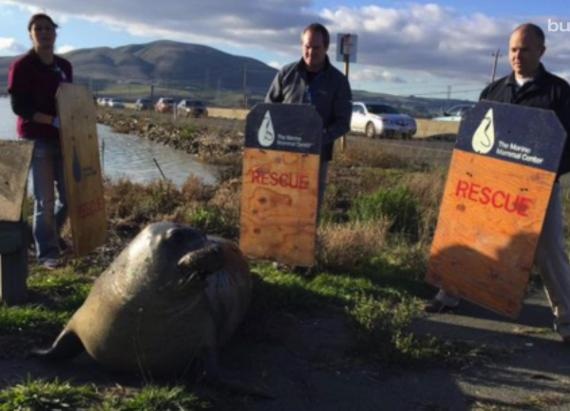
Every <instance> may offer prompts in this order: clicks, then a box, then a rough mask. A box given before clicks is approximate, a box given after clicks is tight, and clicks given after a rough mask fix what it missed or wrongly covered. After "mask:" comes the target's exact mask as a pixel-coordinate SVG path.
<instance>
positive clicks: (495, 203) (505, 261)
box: [426, 150, 556, 318]
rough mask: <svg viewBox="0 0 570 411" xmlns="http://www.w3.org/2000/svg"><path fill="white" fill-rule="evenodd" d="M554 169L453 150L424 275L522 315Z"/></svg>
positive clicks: (464, 295) (462, 294)
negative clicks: (426, 272)
mask: <svg viewBox="0 0 570 411" xmlns="http://www.w3.org/2000/svg"><path fill="white" fill-rule="evenodd" d="M555 177H556V175H555V173H552V172H549V171H544V170H540V169H537V168H533V167H529V166H525V165H522V164H516V163H511V162H507V161H502V160H498V159H495V158H492V157H486V156H481V155H478V154H473V153H469V152H465V151H461V150H454V152H453V157H452V161H451V166H450V171H449V174H448V177H447V183H446V186H445V191H444V196H443V201H442V205H441V209H440V213H439V219H438V223H437V230H436V233H435V236H434V240H433V243H432V247H431V253H430V258H429V264H428V274H427V277H426V280H427V281H428V282H429V283H431V284H433V285H435V286H437V287H440V288H443V289H445V290H446V291H448V292H450V293H452V294H455V295H457V296H460V297H461V298H464V299H466V300H469V301H471V302H474V303H476V304H479V305H481V306H483V307H486V308H489V309H491V310H493V311H496V312H498V313H500V314H504V315H506V316H508V317H511V318H515V317H517V316H518V314H519V311H520V309H521V306H522V301H523V298H524V294H525V290H526V286H527V283H528V278H529V272H530V269H531V267H532V264H533V260H534V252H535V249H536V244H537V241H538V237H539V235H540V232H541V230H542V224H543V220H544V215H545V212H546V208H547V206H548V202H549V199H550V194H551V190H552V185H553V183H554V180H555Z"/></svg>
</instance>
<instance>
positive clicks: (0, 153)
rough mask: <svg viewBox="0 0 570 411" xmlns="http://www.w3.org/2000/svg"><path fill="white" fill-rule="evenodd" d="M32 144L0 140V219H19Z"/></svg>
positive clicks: (22, 141)
mask: <svg viewBox="0 0 570 411" xmlns="http://www.w3.org/2000/svg"><path fill="white" fill-rule="evenodd" d="M33 149H34V145H33V143H32V142H31V141H25V140H19V141H0V221H13V222H16V221H20V219H21V218H22V205H23V203H24V198H25V196H26V186H27V185H26V182H27V181H28V172H29V169H30V162H31V159H32V153H33Z"/></svg>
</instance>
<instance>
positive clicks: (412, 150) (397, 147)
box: [348, 134, 570, 188]
mask: <svg viewBox="0 0 570 411" xmlns="http://www.w3.org/2000/svg"><path fill="white" fill-rule="evenodd" d="M348 144H367V145H374V146H377V147H379V148H381V149H382V150H385V151H386V152H387V153H391V154H397V155H399V156H403V157H409V158H410V159H411V160H412V161H414V160H416V161H421V162H430V163H434V164H442V165H447V164H448V163H449V160H450V159H451V152H452V150H453V146H454V145H455V143H454V142H450V141H438V140H425V139H412V140H385V139H368V138H366V137H364V136H360V135H355V134H350V135H349V136H348ZM560 182H561V183H562V187H564V188H570V174H566V175H565V176H563V177H562V178H561V179H560Z"/></svg>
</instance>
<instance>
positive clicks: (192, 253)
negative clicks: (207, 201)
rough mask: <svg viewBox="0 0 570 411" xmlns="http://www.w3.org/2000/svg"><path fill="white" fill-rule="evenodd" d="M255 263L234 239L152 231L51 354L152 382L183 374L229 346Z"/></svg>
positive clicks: (96, 291)
mask: <svg viewBox="0 0 570 411" xmlns="http://www.w3.org/2000/svg"><path fill="white" fill-rule="evenodd" d="M251 286H252V280H251V276H250V272H249V267H248V264H247V261H246V260H245V258H244V257H243V255H242V254H241V252H240V250H239V249H238V248H237V246H236V245H235V244H234V243H232V242H230V241H227V240H224V239H221V238H216V237H207V236H205V235H204V234H202V233H201V232H199V231H197V230H195V229H193V228H191V227H189V226H186V225H182V224H176V223H170V222H161V223H154V224H151V225H149V226H147V227H146V228H145V229H144V230H143V231H141V232H140V233H139V234H138V235H137V236H136V237H135V238H134V240H133V241H132V242H131V243H130V244H129V245H128V246H127V247H126V248H125V249H124V250H123V251H122V252H121V253H120V254H119V256H118V257H117V258H116V259H115V260H114V261H113V262H112V263H111V265H110V266H109V267H108V268H107V270H105V271H104V272H103V273H102V274H101V276H100V277H99V278H98V279H97V280H96V281H95V283H94V284H93V287H92V289H91V292H90V293H89V295H88V296H87V299H86V300H85V302H84V303H83V305H82V306H81V307H80V308H79V309H78V310H77V312H76V313H75V314H74V315H73V316H72V318H71V319H70V321H69V323H68V324H67V326H66V327H65V328H64V330H63V331H62V332H61V334H60V335H59V336H58V337H57V339H56V340H55V342H54V343H53V345H52V346H51V348H49V349H47V350H43V351H40V350H38V351H36V352H35V354H36V355H39V356H41V357H44V358H48V359H66V358H71V357H74V356H76V355H78V354H80V353H81V352H83V351H84V350H85V351H87V353H88V354H89V355H90V356H91V357H93V358H94V359H95V360H96V361H98V362H99V363H101V364H103V365H104V366H107V367H109V368H112V369H115V370H121V371H139V372H141V373H142V374H143V375H146V376H154V375H157V376H172V375H175V376H182V375H184V374H185V373H187V372H188V370H189V369H190V368H191V367H192V365H193V363H194V361H195V360H196V359H200V358H203V359H205V358H204V355H206V354H207V353H208V351H210V350H212V349H214V350H215V348H217V347H218V346H220V345H222V344H223V343H225V342H226V341H227V340H228V338H229V337H230V336H231V335H232V333H233V332H234V331H235V329H236V328H237V326H238V325H239V323H240V322H241V320H242V319H243V317H244V315H245V312H246V310H247V307H248V305H249V301H250V298H251Z"/></svg>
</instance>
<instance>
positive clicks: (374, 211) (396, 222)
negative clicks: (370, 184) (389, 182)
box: [348, 186, 420, 238]
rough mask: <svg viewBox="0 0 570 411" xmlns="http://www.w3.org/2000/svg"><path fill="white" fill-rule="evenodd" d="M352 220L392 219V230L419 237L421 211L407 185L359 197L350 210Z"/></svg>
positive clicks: (374, 220) (349, 214)
mask: <svg viewBox="0 0 570 411" xmlns="http://www.w3.org/2000/svg"><path fill="white" fill-rule="evenodd" d="M348 216H349V218H350V220H352V221H370V222H376V221H386V220H389V221H391V224H390V231H391V232H394V233H404V234H407V235H409V236H411V237H412V238H417V236H418V229H419V221H420V213H419V205H418V202H417V200H416V198H415V196H414V194H413V193H412V192H411V191H410V190H408V189H407V188H406V187H402V186H399V187H394V188H383V189H380V190H378V191H376V192H375V193H372V194H369V195H364V196H362V197H359V198H357V199H356V200H355V201H354V203H353V204H352V207H351V208H350V210H349V211H348Z"/></svg>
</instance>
